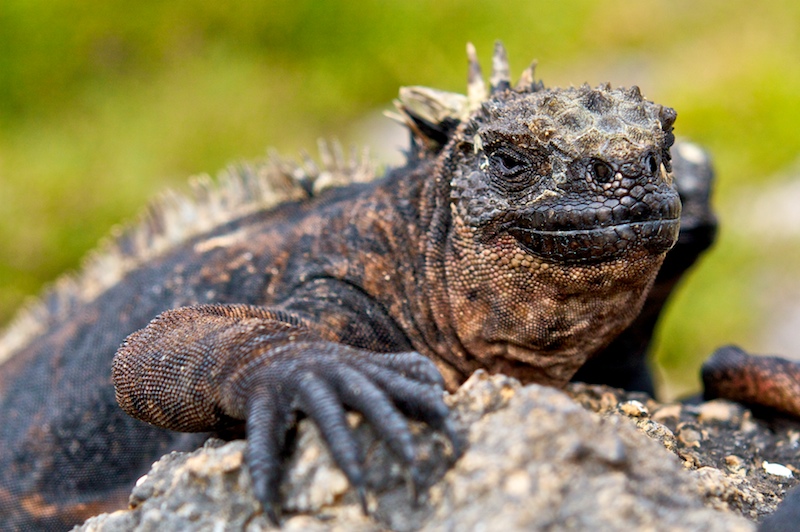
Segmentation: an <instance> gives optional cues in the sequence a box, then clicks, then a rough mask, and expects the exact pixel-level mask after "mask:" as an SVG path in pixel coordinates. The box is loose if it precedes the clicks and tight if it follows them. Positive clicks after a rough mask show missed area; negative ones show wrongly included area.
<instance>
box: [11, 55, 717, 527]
mask: <svg viewBox="0 0 800 532" xmlns="http://www.w3.org/2000/svg"><path fill="white" fill-rule="evenodd" d="M468 54H469V65H470V70H469V83H468V91H467V95H466V96H463V95H458V94H453V93H446V92H442V91H437V90H433V89H427V88H422V87H407V88H404V89H401V91H400V97H399V100H398V101H397V108H398V111H399V113H398V114H397V115H396V118H398V119H399V120H400V121H402V122H403V123H404V124H405V125H406V126H407V127H408V129H409V130H410V132H411V148H410V151H409V153H408V160H407V163H406V165H405V166H403V167H401V168H396V169H391V170H388V171H387V172H386V173H385V175H384V176H382V177H381V178H380V179H373V178H376V177H377V176H376V172H375V170H374V169H373V168H372V167H371V165H370V164H369V163H368V162H367V161H366V160H364V159H359V158H358V157H352V158H351V159H350V160H349V161H348V160H346V159H345V157H344V156H342V155H337V154H333V155H331V154H330V153H328V152H327V150H324V151H323V159H324V161H325V162H324V164H323V167H322V168H317V167H316V166H315V165H314V164H313V163H312V162H310V161H306V162H305V163H304V164H303V165H301V166H298V165H292V164H290V163H286V162H284V161H280V160H277V159H275V158H273V159H271V160H269V161H267V162H265V163H263V164H259V165H255V166H242V167H239V168H236V169H234V170H232V171H230V172H229V174H228V176H227V177H226V178H224V179H223V181H224V182H223V183H222V184H220V185H219V186H217V187H214V186H212V185H210V184H209V182H208V181H207V180H200V181H196V182H195V183H194V184H193V195H194V198H192V199H191V200H187V199H186V198H183V197H180V196H175V195H171V196H167V197H166V199H163V200H162V201H161V202H160V203H158V204H156V205H155V206H154V207H153V208H151V210H150V212H149V214H148V215H147V216H146V217H145V218H144V220H143V221H141V222H140V223H139V224H137V225H135V226H133V227H131V228H129V229H128V230H127V231H123V232H119V234H117V235H116V236H115V237H114V239H113V240H112V241H110V242H109V243H107V244H106V245H105V248H104V249H103V250H101V251H100V252H98V253H97V254H95V255H92V256H91V257H90V259H89V260H88V262H87V264H86V265H85V267H84V270H83V271H82V272H81V273H80V274H78V275H75V276H71V277H66V278H64V279H62V280H60V281H59V282H58V283H57V284H56V285H55V287H54V288H53V289H52V290H51V291H50V292H49V293H48V294H46V295H45V296H44V297H43V298H42V299H41V300H40V302H39V303H38V304H36V305H35V306H34V307H33V308H31V309H28V310H27V311H24V312H23V313H22V314H21V315H20V317H19V318H18V319H17V321H16V323H15V324H14V325H12V326H11V327H10V328H9V329H8V330H7V331H6V333H5V334H4V336H3V337H2V339H1V340H0V360H4V362H3V365H2V369H0V412H2V419H3V423H2V424H0V442H1V444H0V465H1V466H2V468H1V469H0V523H2V524H3V525H4V526H5V527H10V528H14V527H20V528H37V527H42V528H46V527H53V526H65V525H71V524H74V523H76V522H80V521H81V520H82V519H84V518H85V517H88V516H90V515H93V514H95V513H98V512H101V511H106V510H113V509H115V508H117V507H120V506H122V505H123V504H124V500H125V496H126V495H125V494H126V493H127V492H128V490H129V488H130V485H131V484H132V483H133V481H134V480H135V479H136V478H138V477H139V476H140V475H141V474H142V473H144V472H145V471H146V469H147V467H148V466H149V464H150V463H151V462H152V461H153V460H154V459H155V458H157V457H158V456H160V455H161V454H163V453H164V452H166V451H168V450H172V449H187V448H192V447H195V446H198V445H199V444H200V443H201V442H202V440H203V439H204V438H205V437H206V435H207V434H206V433H209V432H211V433H218V434H220V433H221V434H226V435H241V434H242V433H243V432H246V435H247V438H248V457H247V462H248V465H249V469H250V472H251V476H252V479H253V485H254V491H255V494H256V496H257V498H258V499H259V500H260V501H261V502H262V504H263V505H264V508H265V511H266V512H267V513H269V514H270V516H271V517H272V519H273V520H277V519H278V516H277V508H276V506H277V504H278V502H277V495H278V490H277V487H278V485H279V481H280V474H281V465H282V463H281V460H282V458H281V457H282V455H283V453H284V451H285V450H286V447H287V446H288V445H289V442H290V440H291V438H288V437H287V433H289V431H290V430H291V428H292V427H293V426H294V424H295V423H296V420H297V418H298V416H308V417H310V418H311V419H312V420H313V421H314V422H315V423H316V424H317V425H318V427H319V428H320V430H321V433H322V434H323V436H324V438H325V439H326V441H327V443H328V445H329V447H330V450H331V452H332V455H333V457H334V459H335V460H336V462H337V464H338V465H339V466H340V467H341V469H342V470H343V471H344V473H345V474H346V476H347V478H348V479H349V481H350V483H351V484H352V485H353V486H354V487H355V489H357V490H358V491H359V492H360V493H362V494H363V489H364V481H363V474H362V467H361V457H360V455H359V450H358V448H357V445H356V444H355V442H354V440H353V439H352V436H351V435H350V433H349V430H348V425H347V422H346V419H345V411H346V410H347V409H351V410H356V411H358V412H360V413H361V414H362V415H363V416H364V417H365V418H366V420H367V421H368V422H369V423H370V424H371V425H372V426H373V427H374V429H375V430H376V431H377V433H378V434H379V435H380V436H381V437H382V438H384V439H385V440H386V441H387V443H388V444H389V446H390V447H391V449H392V450H393V451H394V452H395V453H396V454H397V455H398V456H399V457H400V458H401V460H402V461H403V462H404V463H405V464H406V465H407V467H408V468H409V470H410V471H411V476H412V477H413V476H414V475H415V472H414V448H413V445H412V440H411V434H410V431H409V428H408V424H407V421H406V419H407V418H412V419H417V420H422V421H424V422H426V423H428V424H430V425H432V426H433V427H435V428H438V429H440V430H442V431H443V432H444V433H446V434H447V435H448V436H450V438H451V439H453V437H454V436H453V427H452V423H451V421H450V420H449V417H448V410H447V408H446V406H445V404H444V402H443V400H442V391H443V390H444V389H447V390H451V391H452V390H453V389H455V388H456V387H458V385H459V384H460V383H461V382H463V381H464V380H465V379H466V377H467V376H469V375H470V374H471V373H472V372H473V371H474V370H476V369H478V368H483V369H486V370H489V371H491V372H504V373H507V374H509V375H513V376H515V377H518V378H520V379H521V380H522V381H524V382H538V383H544V384H548V385H553V386H561V385H564V384H565V383H566V382H568V381H569V380H570V379H571V378H573V377H574V376H575V374H576V372H579V371H580V373H579V376H581V377H582V378H585V379H587V380H599V381H608V382H611V383H613V384H616V385H619V386H624V387H626V388H629V389H630V388H638V389H645V390H651V388H652V384H651V383H650V380H649V377H648V374H647V369H646V367H645V364H644V352H645V351H646V347H647V344H648V342H649V339H650V336H651V335H652V328H653V326H654V324H655V321H656V318H657V316H658V314H659V312H660V310H661V307H662V306H663V303H664V301H665V299H666V297H667V295H668V294H669V292H670V290H671V288H672V286H674V283H675V281H676V280H677V279H678V278H679V277H680V275H681V274H682V272H683V271H684V270H685V269H686V267H688V266H689V265H690V264H691V263H692V262H693V261H694V260H695V258H696V257H697V256H698V254H699V253H700V252H701V251H702V250H703V249H705V247H707V246H708V245H709V244H710V242H711V239H712V237H713V232H714V231H713V230H714V227H715V222H714V219H713V215H711V213H710V210H709V207H708V196H707V191H708V183H709V182H710V174H709V173H708V164H707V160H705V159H703V157H699V158H698V157H697V151H696V150H695V149H693V148H689V147H684V148H683V149H680V148H678V149H674V148H673V149H672V151H671V147H672V145H673V141H674V136H673V131H672V130H673V123H674V121H675V117H676V114H675V111H674V110H672V109H670V108H668V107H664V106H661V105H658V104H655V103H653V102H650V101H648V100H646V99H645V98H644V97H643V96H642V95H641V93H640V91H639V89H638V88H636V87H633V88H630V89H615V88H612V87H611V86H610V85H603V86H600V87H597V88H590V87H589V86H582V87H579V88H567V89H560V88H553V89H550V88H545V87H544V86H543V85H542V84H541V82H536V81H534V77H533V66H531V67H530V68H528V69H527V70H525V72H524V73H523V75H522V77H521V80H520V82H519V83H518V84H517V85H515V86H513V87H512V85H511V83H510V79H509V73H508V62H507V60H506V53H505V50H504V49H503V48H502V46H500V45H498V46H497V47H496V49H495V54H494V57H493V69H492V75H491V80H490V81H491V86H490V90H487V89H486V87H485V85H484V82H483V79H482V75H481V71H480V66H479V64H478V61H477V59H476V57H475V51H474V48H472V47H471V46H470V47H468ZM693 150H694V151H693ZM673 160H674V164H675V165H676V173H675V175H674V181H673V173H672V167H673ZM693 165H694V166H693ZM681 168H683V169H684V170H683V171H685V173H681V171H678V170H680V169H681ZM698 175H699V176H700V178H699V182H700V183H701V187H700V189H699V192H698V189H697V188H696V187H695V188H693V187H692V186H689V185H690V184H691V183H693V182H694V181H696V180H697V179H698V178H697V176H698ZM693 180H694V181H693ZM332 184H336V185H341V186H330V185H332ZM681 191H683V193H684V194H683V195H684V201H685V202H688V203H689V204H692V205H693V209H690V210H687V209H686V208H684V212H683V214H681V201H680V198H679V192H681ZM690 211H691V212H690ZM698 213H699V214H698ZM681 224H682V227H681ZM676 242H678V244H677V247H676V249H675V250H674V251H672V252H671V253H670V255H667V252H668V251H669V250H670V249H671V248H672V247H673V246H674V245H675V244H676ZM665 256H667V257H669V259H668V261H670V262H669V263H668V264H671V266H669V267H668V268H667V269H664V270H662V273H661V274H660V277H658V278H657V275H659V268H660V267H661V265H662V262H663V261H664V258H665ZM673 257H674V259H673ZM654 283H655V288H653V289H652V290H651V288H652V287H653V285H654ZM648 294H650V295H649V296H648ZM643 305H644V307H645V312H644V313H643V314H642V315H641V317H640V318H638V320H639V321H638V322H636V323H634V327H633V328H630V329H627V330H626V328H628V327H629V326H630V325H631V323H632V322H634V320H636V319H637V315H639V312H640V310H641V309H642V307H643ZM151 320H152V321H151ZM615 338H617V339H616V340H614V339H615ZM612 341H613V343H612ZM120 344H121V347H120ZM609 344H610V345H609ZM112 359H113V364H112ZM112 366H113V367H112ZM582 367H583V368H584V369H583V370H581V368H582ZM117 403H119V405H121V406H122V409H120V408H119V407H118V405H117ZM126 412H127V414H126ZM128 414H131V415H132V416H133V417H131V416H129V415H128ZM134 417H135V418H138V419H134ZM175 431H186V432H195V433H198V432H199V433H201V434H199V435H198V434H194V435H187V434H181V433H179V432H175ZM362 498H363V495H362Z"/></svg>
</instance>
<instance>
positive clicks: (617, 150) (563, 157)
mask: <svg viewBox="0 0 800 532" xmlns="http://www.w3.org/2000/svg"><path fill="white" fill-rule="evenodd" d="M468 53H469V55H470V78H469V91H468V95H467V96H460V97H459V96H457V95H452V94H450V93H439V92H436V91H429V90H427V89H421V88H414V89H407V90H406V93H405V94H403V93H401V101H400V106H399V107H400V109H401V111H403V112H404V114H405V117H406V122H410V123H411V124H410V127H411V129H412V132H414V138H415V142H414V146H415V149H414V150H413V154H414V155H416V156H417V157H421V158H425V157H436V158H438V159H439V168H440V170H439V173H440V179H443V180H444V179H447V180H448V182H449V183H448V185H449V188H448V190H449V209H450V215H451V218H450V221H451V223H450V231H449V234H448V242H447V244H446V249H447V257H446V259H445V260H444V268H445V270H446V271H447V286H448V295H447V297H448V299H449V307H450V312H451V313H452V316H451V320H452V321H453V322H454V323H455V324H456V333H457V335H458V337H459V341H460V342H461V344H462V345H463V346H464V347H465V350H466V351H467V352H468V353H470V355H471V356H475V357H477V358H479V359H481V362H482V364H483V365H485V366H489V367H496V368H497V369H498V370H503V371H506V372H509V371H510V372H511V373H515V374H517V375H519V376H521V377H523V378H524V379H526V380H533V381H540V382H547V383H549V384H561V383H564V382H566V381H567V380H569V378H570V377H571V375H572V373H573V372H574V371H575V370H577V368H578V367H580V366H581V365H582V364H583V362H584V361H585V360H586V358H588V357H589V356H590V355H591V354H593V353H594V352H596V351H597V350H598V349H600V348H601V347H603V346H604V345H605V344H607V343H608V342H609V341H610V340H611V339H612V338H613V337H614V336H616V335H617V334H618V333H619V332H620V331H621V330H622V329H624V328H625V327H626V326H627V325H628V324H629V323H630V322H631V321H632V319H633V318H634V317H635V316H636V314H637V313H638V312H639V310H640V308H641V304H642V303H643V301H644V297H645V296H646V293H647V291H648V290H649V287H650V285H651V284H652V281H653V280H654V278H655V276H656V273H657V272H658V269H659V267H660V265H661V262H662V261H663V259H664V256H665V254H666V252H667V251H668V250H669V249H670V248H671V247H672V246H673V244H674V243H675V241H676V240H677V237H678V231H679V217H680V211H681V205H680V200H679V198H678V194H677V192H676V191H675V189H674V187H673V186H672V178H671V174H670V171H671V168H670V147H671V145H672V143H673V140H674V137H673V134H672V125H673V122H674V121H675V111H673V110H672V109H670V108H668V107H663V106H661V105H658V104H655V103H652V102H650V101H647V100H646V99H644V98H643V97H642V95H641V93H640V91H639V89H638V88H636V87H633V88H631V89H612V88H611V87H610V86H609V85H605V86H600V87H597V88H591V87H589V86H583V87H579V88H567V89H558V88H556V89H546V88H544V87H543V86H542V85H541V83H534V82H533V75H532V68H531V69H529V70H527V71H526V72H525V73H524V74H523V76H522V80H521V82H520V83H519V84H518V85H517V86H516V87H513V88H512V87H511V85H510V83H509V79H508V66H507V61H506V59H505V50H503V48H502V46H500V45H498V46H497V48H496V50H495V55H494V60H493V67H494V68H493V73H492V76H491V90H490V91H486V90H485V89H484V86H483V81H482V79H481V76H480V67H479V66H478V63H477V60H476V59H475V57H474V49H472V48H471V47H469V48H468ZM426 91H427V92H426ZM404 97H405V98H404ZM409 102H413V103H409Z"/></svg>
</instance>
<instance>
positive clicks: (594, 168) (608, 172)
mask: <svg viewBox="0 0 800 532" xmlns="http://www.w3.org/2000/svg"><path fill="white" fill-rule="evenodd" d="M589 171H590V172H591V173H592V177H593V178H594V179H595V181H598V182H600V183H608V182H609V181H611V178H612V177H614V169H613V168H611V167H610V166H609V165H608V163H606V162H603V161H599V160H597V159H595V160H594V161H592V162H591V164H590V166H589Z"/></svg>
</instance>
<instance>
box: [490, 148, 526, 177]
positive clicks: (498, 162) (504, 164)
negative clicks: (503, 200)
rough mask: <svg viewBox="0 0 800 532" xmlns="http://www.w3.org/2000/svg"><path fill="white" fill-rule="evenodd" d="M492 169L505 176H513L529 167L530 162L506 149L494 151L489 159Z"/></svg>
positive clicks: (519, 154) (513, 151)
mask: <svg viewBox="0 0 800 532" xmlns="http://www.w3.org/2000/svg"><path fill="white" fill-rule="evenodd" d="M489 160H490V161H491V163H492V166H493V167H494V169H495V170H496V171H497V172H498V173H500V174H502V175H506V176H514V175H517V174H519V173H520V172H522V171H523V170H525V169H526V168H528V167H529V166H530V161H529V160H528V159H527V158H526V157H525V156H524V155H522V154H521V153H518V152H516V151H515V150H512V149H510V148H507V147H501V148H498V149H497V150H495V151H494V152H493V153H492V154H491V155H490V157H489Z"/></svg>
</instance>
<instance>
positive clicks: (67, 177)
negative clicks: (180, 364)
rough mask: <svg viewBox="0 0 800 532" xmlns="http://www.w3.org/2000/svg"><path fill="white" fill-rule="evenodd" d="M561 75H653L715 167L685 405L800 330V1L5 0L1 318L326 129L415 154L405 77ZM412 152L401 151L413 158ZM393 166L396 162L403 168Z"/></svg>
mask: <svg viewBox="0 0 800 532" xmlns="http://www.w3.org/2000/svg"><path fill="white" fill-rule="evenodd" d="M497 38H500V39H502V40H503V41H504V43H505V44H506V47H507V48H508V50H509V56H510V58H511V63H512V67H513V70H514V71H515V72H519V71H521V70H522V69H523V68H524V67H525V66H527V64H528V62H529V61H530V60H531V59H533V58H537V59H538V60H539V65H540V68H539V71H538V75H539V76H541V77H542V78H543V79H544V81H545V83H546V84H547V85H560V84H570V83H572V84H580V83H582V82H584V81H588V82H589V83H592V84H597V83H600V82H604V81H610V82H611V83H612V84H613V85H629V84H633V83H635V84H638V85H640V86H641V87H642V90H643V92H644V93H645V95H646V96H648V97H649V98H650V99H652V100H655V101H657V102H659V103H665V104H668V105H671V106H673V107H675V108H676V109H677V110H678V114H679V119H678V123H677V130H678V132H679V134H680V135H683V136H684V137H688V138H691V139H693V140H696V141H698V142H700V143H702V144H704V145H705V146H707V147H708V148H709V149H710V150H711V151H712V153H713V155H714V158H715V160H716V162H717V165H718V173H719V182H718V187H717V196H716V205H717V207H718V210H719V212H720V217H721V219H722V222H723V224H724V225H723V230H722V233H721V235H720V240H719V243H718V245H717V246H716V248H715V249H714V251H713V252H712V253H711V254H709V255H708V256H707V258H706V259H705V260H704V261H703V263H702V264H701V266H700V267H699V268H698V269H697V270H696V271H695V272H694V274H693V275H692V276H691V278H690V279H689V280H688V281H687V282H686V283H684V286H683V287H682V291H681V293H680V295H679V297H677V298H676V300H675V301H674V302H673V304H672V306H671V309H670V313H669V316H668V318H667V319H666V320H665V322H664V323H663V327H662V329H661V332H660V340H659V348H658V359H659V362H660V365H661V368H662V376H663V377H664V378H665V379H666V381H665V382H666V383H667V386H666V387H665V388H664V389H665V390H666V395H668V396H673V395H675V394H677V393H682V392H685V391H687V390H692V389H696V388H697V387H698V384H697V381H696V377H695V375H696V373H697V368H698V366H699V363H700V360H701V358H702V357H704V356H705V355H706V354H707V353H709V352H710V351H711V350H712V349H713V347H715V346H716V345H719V344H721V343H726V342H738V343H741V344H742V345H744V346H745V347H747V348H750V349H754V350H761V351H764V350H781V351H783V352H784V353H785V354H787V355H791V354H792V353H791V352H787V351H793V350H794V351H795V354H799V353H800V350H797V349H796V344H795V343H794V342H795V341H797V337H798V334H800V333H798V331H800V310H798V305H800V304H799V303H798V300H800V287H799V285H800V282H798V277H797V274H796V272H797V271H798V266H800V214H796V212H800V185H798V182H800V162H799V161H800V159H799V158H798V154H800V132H798V131H799V129H800V128H799V127H798V124H799V122H800V4H798V3H797V2H790V1H785V2H782V1H773V2H760V3H754V2H745V1H733V0H714V1H705V2H697V1H695V0H691V1H690V0H669V1H641V2H631V1H630V0H616V1H605V2H596V1H588V0H587V1H579V0H570V1H561V2H544V1H530V0H506V1H504V2H466V1H460V2H459V1H455V0H437V1H435V2H434V1H420V0H404V1H402V2H397V1H386V0H369V1H362V2H323V1H320V0H317V1H310V0H291V1H270V2H246V1H240V2H230V3H222V2H219V3H216V5H215V4H214V3H212V2H200V1H189V0H173V1H171V2H151V1H143V2H122V1H120V0H105V1H103V2H100V1H97V0H89V1H84V2H74V1H73V0H69V1H68V0H47V1H43V0H4V1H3V2H2V3H1V4H0V324H2V323H6V322H8V320H10V319H11V317H12V315H13V312H14V310H15V308H17V307H18V306H19V305H20V304H21V303H22V302H23V301H24V300H25V299H26V298H27V297H31V296H32V295H34V294H36V293H37V292H38V291H39V290H40V289H41V287H42V285H43V284H44V283H47V282H49V281H52V280H53V279H55V278H56V277H57V276H58V275H59V274H60V273H62V272H64V271H68V270H74V269H76V268H78V267H79V264H80V258H81V256H82V255H83V254H85V252H86V251H87V250H89V249H90V248H92V247H93V246H95V245H96V243H97V241H98V240H99V239H100V238H101V237H103V236H104V235H105V234H107V233H108V230H109V228H110V227H111V226H112V225H114V224H116V223H120V222H122V221H125V220H128V219H130V218H131V217H132V216H134V215H135V213H136V212H137V211H138V210H140V208H141V207H142V206H143V205H144V204H145V203H146V201H147V199H148V198H150V197H152V196H153V195H154V194H155V193H156V192H157V191H159V190H160V189H163V188H164V187H166V186H173V187H178V188H180V187H181V186H182V183H184V182H185V180H186V178H187V177H188V176H189V175H192V174H196V173H201V172H210V173H212V174H213V173H214V172H216V171H217V170H218V169H220V168H222V167H223V166H225V165H226V164H227V163H229V162H232V161H236V160H241V159H247V158H256V157H259V156H261V155H262V154H263V153H264V151H265V149H266V148H267V147H269V146H272V147H277V148H278V149H279V150H280V151H282V152H283V153H284V154H289V155H293V154H295V153H297V151H298V150H299V149H301V148H302V147H307V148H313V146H314V145H315V142H316V139H317V138H319V137H338V138H339V139H341V140H343V141H344V142H363V141H365V140H368V141H373V142H375V141H377V142H378V143H379V144H385V146H382V148H384V150H383V151H381V152H380V153H381V154H383V153H385V152H391V150H393V149H395V148H399V147H400V144H402V143H400V142H398V141H394V140H392V141H389V140H384V139H387V138H395V134H394V133H392V130H391V129H390V128H391V126H390V125H389V122H388V121H387V120H383V119H379V118H377V116H378V115H379V112H380V111H381V110H382V109H387V108H389V107H390V102H391V99H392V98H393V97H394V96H395V94H396V92H397V88H398V87H399V86H400V85H416V84H422V85H428V86H433V87H438V88H442V89H447V90H456V91H463V88H464V85H465V62H466V61H465V54H464V45H465V43H466V41H468V40H469V41H472V42H474V43H475V45H476V46H477V47H478V51H479V54H480V55H481V57H482V59H483V61H484V63H488V62H489V56H490V54H491V47H492V43H493V41H494V40H495V39H497ZM395 151H396V150H395ZM392 160H394V161H396V160H397V159H396V155H395V159H392Z"/></svg>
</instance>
